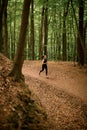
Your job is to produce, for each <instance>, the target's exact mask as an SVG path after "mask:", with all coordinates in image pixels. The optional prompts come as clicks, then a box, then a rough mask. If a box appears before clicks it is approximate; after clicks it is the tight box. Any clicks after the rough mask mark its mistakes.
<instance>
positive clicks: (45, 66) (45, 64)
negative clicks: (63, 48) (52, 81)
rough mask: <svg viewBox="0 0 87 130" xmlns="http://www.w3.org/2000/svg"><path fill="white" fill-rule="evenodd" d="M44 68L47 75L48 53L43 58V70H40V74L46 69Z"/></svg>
mask: <svg viewBox="0 0 87 130" xmlns="http://www.w3.org/2000/svg"><path fill="white" fill-rule="evenodd" d="M44 69H45V71H46V76H47V75H48V67H47V56H46V55H44V56H43V59H42V70H40V72H39V75H40V73H41V72H43V71H44Z"/></svg>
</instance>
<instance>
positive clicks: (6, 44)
mask: <svg viewBox="0 0 87 130" xmlns="http://www.w3.org/2000/svg"><path fill="white" fill-rule="evenodd" d="M7 5H8V0H6V3H5V9H4V28H5V41H4V42H5V43H4V54H5V55H6V56H7V57H8V26H7Z"/></svg>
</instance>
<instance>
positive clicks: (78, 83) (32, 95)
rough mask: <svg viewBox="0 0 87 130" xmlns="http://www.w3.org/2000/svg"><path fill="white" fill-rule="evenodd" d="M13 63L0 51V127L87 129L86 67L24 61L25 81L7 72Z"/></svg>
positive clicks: (17, 129) (12, 129)
mask: <svg viewBox="0 0 87 130" xmlns="http://www.w3.org/2000/svg"><path fill="white" fill-rule="evenodd" d="M11 68H12V62H11V61H10V60H9V59H7V58H6V57H4V56H3V55H2V54H0V130H87V66H84V67H79V66H78V65H76V66H75V67H74V64H73V63H72V62H61V61H59V62H53V61H49V62H48V70H49V71H48V72H49V75H48V78H46V76H45V72H42V73H41V74H40V75H39V71H40V69H41V61H28V60H26V61H25V62H24V65H23V74H24V75H25V82H26V83H27V85H26V84H24V83H23V82H21V83H18V82H14V80H13V78H12V77H9V76H8V74H9V72H10V70H11Z"/></svg>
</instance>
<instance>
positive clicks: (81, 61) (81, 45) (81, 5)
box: [77, 0, 85, 65]
mask: <svg viewBox="0 0 87 130" xmlns="http://www.w3.org/2000/svg"><path fill="white" fill-rule="evenodd" d="M83 16H84V2H83V0H80V1H79V28H78V39H77V42H78V43H77V52H78V62H79V64H80V65H84V58H85V57H84V40H83V38H84V36H83V34H84V33H83V32H84V31H83Z"/></svg>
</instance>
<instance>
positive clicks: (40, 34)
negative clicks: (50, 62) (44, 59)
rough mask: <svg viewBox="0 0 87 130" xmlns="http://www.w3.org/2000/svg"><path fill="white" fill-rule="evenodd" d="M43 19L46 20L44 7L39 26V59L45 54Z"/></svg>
mask: <svg viewBox="0 0 87 130" xmlns="http://www.w3.org/2000/svg"><path fill="white" fill-rule="evenodd" d="M43 21H44V7H43V8H42V14H41V23H40V27H39V59H40V58H41V56H42V55H43V47H42V46H43Z"/></svg>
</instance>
